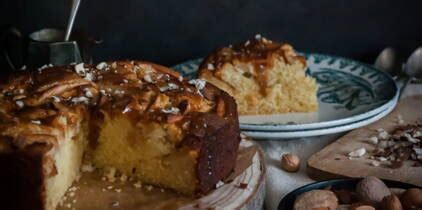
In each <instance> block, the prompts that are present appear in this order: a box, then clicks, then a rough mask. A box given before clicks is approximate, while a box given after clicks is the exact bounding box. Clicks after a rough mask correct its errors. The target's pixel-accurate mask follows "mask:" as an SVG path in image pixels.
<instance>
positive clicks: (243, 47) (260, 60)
mask: <svg viewBox="0 0 422 210" xmlns="http://www.w3.org/2000/svg"><path fill="white" fill-rule="evenodd" d="M274 57H282V58H283V61H284V62H285V63H287V64H292V63H294V62H297V61H299V62H301V63H302V64H303V65H304V66H306V60H305V58H304V57H303V56H300V55H297V54H296V52H295V51H294V50H293V47H292V46H291V45H289V44H287V43H279V42H275V41H271V40H268V39H266V38H265V37H262V36H261V35H259V34H257V35H256V36H255V37H254V38H253V39H249V40H247V41H246V42H243V43H239V44H236V45H230V46H228V47H223V48H220V49H217V50H216V51H214V52H213V53H211V54H210V55H209V56H208V57H207V58H206V59H205V61H204V62H203V65H202V67H201V69H202V68H204V69H207V70H211V71H212V70H219V69H221V67H222V66H223V65H224V64H225V63H233V62H234V61H239V62H244V63H252V64H254V66H255V69H266V68H267V67H268V66H270V65H272V63H273V59H274Z"/></svg>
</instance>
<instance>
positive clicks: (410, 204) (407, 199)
mask: <svg viewBox="0 0 422 210" xmlns="http://www.w3.org/2000/svg"><path fill="white" fill-rule="evenodd" d="M400 200H401V204H402V205H403V208H404V209H412V208H413V209H419V208H422V189H418V188H410V189H408V190H406V191H405V192H404V193H403V194H402V195H401V197H400Z"/></svg>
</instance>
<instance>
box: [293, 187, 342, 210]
mask: <svg viewBox="0 0 422 210" xmlns="http://www.w3.org/2000/svg"><path fill="white" fill-rule="evenodd" d="M337 206H338V200H337V197H336V195H334V193H333V192H331V191H328V190H311V191H309V192H305V193H303V194H301V195H299V196H298V197H297V198H296V200H295V203H294V207H293V209H294V210H314V209H315V210H316V209H318V210H323V209H326V210H335V209H337Z"/></svg>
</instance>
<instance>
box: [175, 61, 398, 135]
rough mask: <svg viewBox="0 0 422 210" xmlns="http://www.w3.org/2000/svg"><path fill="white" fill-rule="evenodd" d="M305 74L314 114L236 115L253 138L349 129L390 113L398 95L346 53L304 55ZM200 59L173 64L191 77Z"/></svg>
mask: <svg viewBox="0 0 422 210" xmlns="http://www.w3.org/2000/svg"><path fill="white" fill-rule="evenodd" d="M304 56H305V57H306V59H307V63H308V70H307V73H308V74H309V75H311V76H312V77H314V78H315V79H316V80H317V82H318V84H319V90H318V100H319V109H318V111H317V112H314V113H288V114H274V115H255V116H240V117H239V121H240V128H241V129H242V131H243V132H244V133H245V134H247V135H248V136H251V137H253V138H255V139H289V138H299V137H310V136H320V135H325V134H332V133H338V132H344V131H348V130H352V129H355V128H358V127H362V126H365V125H368V124H370V123H372V122H375V121H377V120H379V119H381V118H382V117H384V116H385V115H387V114H388V113H390V112H391V111H392V110H393V109H394V107H395V105H396V103H397V100H398V96H399V91H398V88H397V85H396V83H395V82H394V80H393V79H392V78H391V77H390V76H389V75H387V74H386V73H384V72H381V71H379V70H377V69H375V68H373V67H372V66H370V65H366V64H363V63H360V62H357V61H353V60H350V59H346V58H341V57H335V56H329V55H321V54H315V53H310V54H304ZM201 60H202V59H196V60H190V61H187V62H184V63H182V64H178V65H176V66H174V67H173V68H174V69H176V70H177V71H179V72H181V73H182V74H183V75H184V76H185V77H188V78H194V77H195V76H196V71H197V68H198V65H199V64H200V62H201Z"/></svg>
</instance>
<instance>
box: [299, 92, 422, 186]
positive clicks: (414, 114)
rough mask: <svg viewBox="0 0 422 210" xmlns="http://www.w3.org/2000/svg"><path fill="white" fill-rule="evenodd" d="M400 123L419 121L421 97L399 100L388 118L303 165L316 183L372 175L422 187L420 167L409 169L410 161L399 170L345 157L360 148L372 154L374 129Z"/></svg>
mask: <svg viewBox="0 0 422 210" xmlns="http://www.w3.org/2000/svg"><path fill="white" fill-rule="evenodd" d="M400 115H401V118H402V119H403V120H404V124H408V123H414V122H416V121H422V96H412V97H407V98H404V99H402V101H401V102H400V103H399V104H398V106H397V107H396V108H395V109H394V111H393V112H392V113H390V114H389V115H388V116H386V117H384V118H382V119H381V120H379V121H377V122H375V123H373V124H370V125H368V126H365V127H363V128H360V129H356V130H354V131H351V132H350V133H348V134H346V135H345V136H343V137H341V138H340V139H338V140H337V141H335V142H334V143H332V144H330V145H328V146H327V147H325V148H324V149H322V150H321V151H319V152H317V153H316V154H314V155H312V156H311V157H310V158H309V159H308V162H307V173H308V175H309V176H310V177H311V178H313V179H316V180H324V179H330V178H340V177H364V176H376V177H379V178H383V179H390V180H396V181H401V182H406V183H411V184H415V185H418V186H422V167H413V166H412V161H408V162H405V163H404V165H403V166H402V167H401V168H399V169H391V168H388V167H385V166H377V167H375V166H372V165H371V160H370V159H368V158H358V159H352V160H349V159H348V157H347V154H348V153H349V152H351V151H354V150H356V149H359V148H362V147H364V148H365V149H366V150H367V151H372V150H373V149H374V146H373V145H371V144H369V143H368V142H367V141H368V138H369V137H371V136H376V135H377V134H378V132H377V129H379V128H383V129H384V130H386V131H387V132H389V131H392V130H393V129H394V128H395V127H396V126H398V125H399V123H398V121H399V120H398V119H399V116H400Z"/></svg>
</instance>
